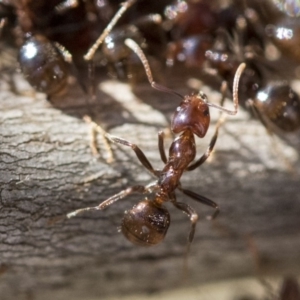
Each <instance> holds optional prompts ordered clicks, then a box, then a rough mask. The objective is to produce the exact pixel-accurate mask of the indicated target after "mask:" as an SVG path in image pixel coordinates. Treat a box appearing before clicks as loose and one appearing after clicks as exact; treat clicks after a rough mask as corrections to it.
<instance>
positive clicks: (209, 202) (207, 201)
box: [179, 188, 220, 220]
mask: <svg viewBox="0 0 300 300" xmlns="http://www.w3.org/2000/svg"><path fill="white" fill-rule="evenodd" d="M179 190H180V191H181V192H182V193H184V194H185V195H187V196H189V197H191V198H192V199H194V200H196V201H199V202H201V203H203V204H205V205H208V206H210V207H213V208H214V209H215V212H214V213H213V214H212V215H211V216H208V217H207V218H208V219H209V220H212V219H215V218H216V217H217V215H218V214H219V212H220V209H219V205H218V204H217V203H215V202H214V201H212V200H210V199H208V198H206V197H204V196H201V195H199V194H196V193H194V192H192V191H190V190H186V189H183V188H179Z"/></svg>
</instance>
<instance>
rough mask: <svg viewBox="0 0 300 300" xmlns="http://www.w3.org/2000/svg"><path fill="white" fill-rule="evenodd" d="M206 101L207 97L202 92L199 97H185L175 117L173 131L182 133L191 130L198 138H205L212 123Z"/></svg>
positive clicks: (192, 95)
mask: <svg viewBox="0 0 300 300" xmlns="http://www.w3.org/2000/svg"><path fill="white" fill-rule="evenodd" d="M206 100H207V97H206V95H205V94H204V93H202V92H201V91H200V92H199V94H198V95H194V94H191V95H188V96H186V97H184V99H183V101H182V102H181V103H180V105H179V106H178V107H177V109H176V112H175V114H174V116H173V120H172V124H171V129H172V131H173V132H174V133H180V132H182V131H184V130H187V129H189V130H191V131H192V132H193V133H194V134H195V135H197V136H198V137H200V138H202V137H204V136H205V134H206V132H207V129H208V126H209V122H210V115H209V108H208V105H207V102H206Z"/></svg>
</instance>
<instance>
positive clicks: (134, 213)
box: [121, 200, 170, 247]
mask: <svg viewBox="0 0 300 300" xmlns="http://www.w3.org/2000/svg"><path fill="white" fill-rule="evenodd" d="M169 225H170V214H169V212H168V211H167V209H166V208H165V207H164V206H162V205H157V204H156V203H154V202H153V201H149V200H143V201H141V202H139V203H138V204H137V205H135V206H134V207H133V208H132V209H131V210H129V211H126V212H125V214H124V218H123V221H122V227H121V231H122V233H123V234H124V236H125V237H126V238H127V239H128V240H129V241H130V242H131V243H133V244H135V245H138V246H145V247H150V246H154V245H156V244H158V243H160V242H161V241H162V240H163V239H164V237H165V235H166V233H167V231H168V228H169Z"/></svg>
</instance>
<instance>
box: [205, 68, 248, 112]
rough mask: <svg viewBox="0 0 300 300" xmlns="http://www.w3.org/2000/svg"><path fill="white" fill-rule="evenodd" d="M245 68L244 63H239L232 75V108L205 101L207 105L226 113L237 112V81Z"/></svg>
mask: <svg viewBox="0 0 300 300" xmlns="http://www.w3.org/2000/svg"><path fill="white" fill-rule="evenodd" d="M245 68H246V64H245V63H241V64H240V65H239V67H238V68H237V70H236V72H235V75H234V79H233V88H232V97H233V106H234V109H233V110H231V109H228V108H224V107H223V106H220V105H217V104H214V103H207V105H208V106H211V107H214V108H217V109H219V110H221V111H223V112H225V113H227V114H228V115H236V114H237V112H238V107H239V98H238V90H239V81H240V77H241V75H242V73H243V72H244V70H245Z"/></svg>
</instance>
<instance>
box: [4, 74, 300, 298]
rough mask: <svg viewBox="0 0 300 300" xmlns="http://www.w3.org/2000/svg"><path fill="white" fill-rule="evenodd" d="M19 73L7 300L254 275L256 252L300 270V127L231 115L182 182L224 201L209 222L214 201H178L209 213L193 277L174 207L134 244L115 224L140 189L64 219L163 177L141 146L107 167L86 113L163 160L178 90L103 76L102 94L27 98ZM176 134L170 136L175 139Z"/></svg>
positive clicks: (7, 138) (96, 294)
mask: <svg viewBox="0 0 300 300" xmlns="http://www.w3.org/2000/svg"><path fill="white" fill-rule="evenodd" d="M14 76H15V78H14V80H15V82H16V83H17V85H18V90H19V91H20V95H17V94H16V93H15V92H12V91H11V89H10V86H9V85H8V84H7V81H6V80H2V82H1V94H0V97H1V98H0V107H1V111H0V139H1V149H0V201H1V202H0V273H1V277H0V295H1V300H8V299H20V300H23V299H24V300H25V299H43V300H47V299H56V300H59V299H72V300H77V299H101V297H104V296H107V295H112V294H117V295H118V294H119V295H121V294H122V295H124V294H130V293H137V292H143V293H152V292H155V291H158V290H167V289H172V288H173V287H178V286H181V285H184V284H190V285H196V284H197V285H198V284H201V283H204V282H208V281H215V280H219V279H230V278H235V277H243V276H249V275H250V276H251V275H256V274H258V273H257V270H256V267H255V264H256V259H257V258H260V264H259V271H260V272H261V273H262V274H269V275H270V274H271V275H279V276H281V275H282V276H283V275H285V274H287V273H288V274H295V275H297V274H298V275H299V272H300V267H299V266H300V251H299V249H300V230H299V229H300V218H299V215H300V193H299V184H300V183H299V171H300V168H299V158H298V155H299V145H300V139H299V132H297V133H295V134H291V135H284V136H283V137H281V138H280V139H279V138H276V142H275V143H273V141H272V139H271V138H270V137H269V136H267V134H266V131H265V129H264V128H263V126H262V125H261V124H260V123H259V122H258V121H256V120H254V119H251V117H250V116H249V114H248V113H247V112H245V111H242V110H241V112H240V113H239V115H238V116H236V117H228V120H227V122H226V123H225V124H224V126H223V127H222V129H221V131H220V138H219V140H218V142H217V145H216V151H215V152H214V154H213V155H212V158H211V159H210V160H209V162H207V163H205V164H204V165H203V166H201V167H200V168H198V169H197V170H195V171H193V172H190V173H186V174H185V175H184V177H183V179H182V183H183V185H184V186H185V187H186V188H189V189H191V190H193V191H195V192H197V193H200V194H202V195H204V196H206V197H208V198H210V199H212V200H214V201H216V202H217V203H218V204H219V205H220V208H221V214H220V216H219V218H218V219H217V220H216V222H214V223H212V222H209V221H207V220H206V219H205V216H207V215H208V214H210V213H211V209H210V208H207V207H205V206H203V205H201V204H199V203H196V202H195V201H193V200H191V199H188V198H187V197H184V196H183V195H181V194H179V193H178V200H180V201H184V202H187V203H189V204H190V205H191V206H193V207H194V208H195V209H196V211H197V212H198V213H199V217H200V218H199V223H198V226H197V231H196V235H195V240H194V243H193V244H192V247H191V253H190V255H189V271H188V275H187V276H186V278H185V279H186V280H185V281H183V268H182V266H183V260H184V252H185V247H186V238H187V235H188V230H189V220H188V218H187V217H186V216H185V215H184V214H182V213H181V212H180V211H178V210H176V209H175V208H174V207H172V206H171V205H168V208H170V213H171V218H172V221H171V226H170V229H169V232H168V234H167V236H166V239H165V240H164V242H163V243H162V244H160V245H159V246H157V247H153V248H138V247H136V246H133V245H131V244H130V243H129V242H127V241H126V240H125V238H124V237H123V236H122V235H121V234H120V233H118V230H117V229H118V226H119V225H120V222H121V218H122V214H123V212H124V210H126V209H129V208H131V207H132V206H133V205H134V203H136V202H137V201H138V200H139V199H141V198H142V197H143V196H141V195H137V196H136V195H134V196H130V197H128V198H127V199H126V200H124V201H120V202H119V203H116V204H114V205H113V206H111V207H109V208H108V209H106V210H105V211H102V212H91V213H85V214H82V215H80V216H78V217H76V218H73V219H70V220H66V219H64V218H63V216H64V215H65V214H66V213H68V212H70V211H72V210H74V209H77V208H81V207H85V206H90V205H96V204H98V203H100V202H101V201H103V200H104V199H106V198H107V197H109V196H111V195H113V194H115V193H117V192H119V191H120V190H122V189H124V188H126V187H128V186H131V185H134V184H145V185H146V184H148V183H149V182H151V181H152V180H153V178H152V176H151V175H149V174H148V173H147V171H146V170H144V168H143V167H142V166H141V165H140V163H139V162H138V160H137V159H136V157H135V155H134V153H133V151H132V150H131V149H127V148H126V147H120V146H115V145H114V146H113V151H114V155H115V162H114V163H112V164H107V163H106V161H105V156H106V152H105V147H104V146H103V143H102V141H101V137H99V143H98V144H99V148H100V153H101V154H102V156H100V157H95V156H93V155H92V153H91V150H90V147H89V125H88V124H87V123H85V122H84V121H83V119H82V118H83V116H84V115H90V116H91V117H92V118H93V119H94V120H95V121H97V122H99V123H100V124H102V125H103V127H104V128H106V129H107V130H108V131H109V132H110V133H111V134H114V135H117V136H120V137H123V138H126V139H128V140H130V141H132V142H134V143H137V144H138V145H139V146H140V147H141V148H142V149H143V150H144V151H145V153H146V155H147V157H148V158H149V160H150V161H151V162H152V163H153V165H154V166H155V167H157V168H161V166H162V162H161V161H160V158H159V154H158V149H157V131H158V129H164V128H167V127H168V124H169V120H170V116H171V114H172V112H173V111H174V109H175V108H176V105H177V104H178V100H177V99H176V97H175V98H174V97H173V96H170V95H165V94H163V93H159V92H157V91H154V90H152V89H151V88H150V87H149V85H148V84H147V83H146V84H144V85H141V86H139V87H135V88H133V90H132V89H131V88H130V87H129V86H128V85H126V84H121V83H117V82H113V81H102V82H101V84H100V85H99V91H98V93H97V97H96V100H95V101H94V102H93V101H92V102H91V101H90V102H89V103H88V105H87V102H86V99H85V97H84V95H83V94H82V92H81V91H80V89H79V88H78V87H77V86H76V84H73V85H71V88H70V90H69V92H68V94H67V96H63V97H60V98H58V97H57V98H56V99H52V103H50V102H48V101H47V100H46V99H45V97H44V95H41V94H36V95H27V96H26V95H24V91H25V90H27V89H28V87H26V86H24V81H23V79H22V77H21V76H20V75H14ZM168 85H169V86H170V84H168ZM173 85H174V87H175V88H176V90H177V91H179V92H181V93H184V92H185V91H186V90H187V89H186V87H184V84H181V85H178V84H177V83H176V82H174V81H173ZM204 90H205V92H208V94H209V97H210V98H209V99H212V101H217V100H218V97H219V95H218V94H217V93H213V92H211V91H210V90H208V89H207V88H204ZM133 91H134V92H133ZM227 105H231V103H230V102H228V103H227ZM212 114H213V116H214V117H213V122H212V127H211V130H210V131H209V133H208V135H207V138H205V139H204V140H200V139H197V145H198V146H197V147H198V149H199V152H198V153H199V155H201V154H202V153H203V151H205V149H206V147H207V145H208V143H209V137H211V136H212V134H213V130H214V124H215V120H216V117H217V116H218V113H216V112H215V113H214V112H212ZM170 141H171V139H170V138H167V139H166V144H167V145H169V143H170ZM274 145H276V147H275V146H274ZM276 148H278V149H276ZM284 159H286V160H287V161H288V163H290V164H291V166H292V168H289V167H288V163H287V162H285V161H284Z"/></svg>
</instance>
